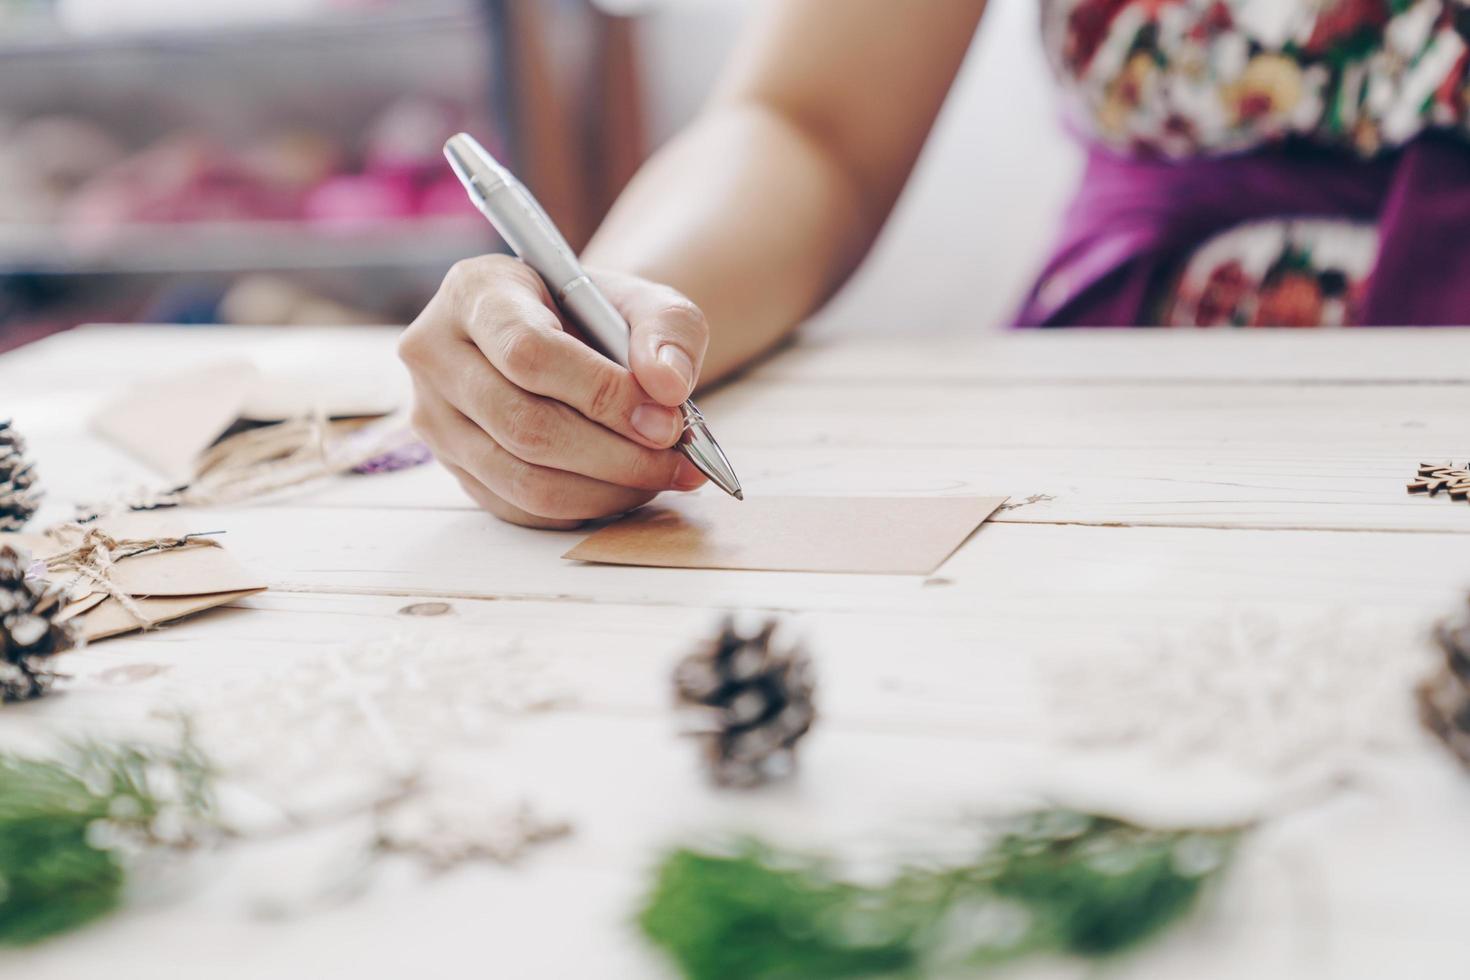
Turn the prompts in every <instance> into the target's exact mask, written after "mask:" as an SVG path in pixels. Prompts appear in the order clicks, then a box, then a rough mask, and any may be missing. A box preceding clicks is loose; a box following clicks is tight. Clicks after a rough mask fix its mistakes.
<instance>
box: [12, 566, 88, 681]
mask: <svg viewBox="0 0 1470 980" xmlns="http://www.w3.org/2000/svg"><path fill="white" fill-rule="evenodd" d="M28 564H29V560H28V558H27V557H26V555H25V554H24V553H23V552H19V551H16V550H15V549H14V548H11V547H9V546H8V545H7V546H5V547H0V703H4V702H8V701H28V700H30V699H31V698H38V697H40V696H41V695H43V694H45V693H46V691H47V690H49V689H50V687H51V682H52V681H53V680H54V679H55V677H56V675H55V674H53V673H51V672H50V671H49V670H47V669H46V667H45V665H44V662H45V660H46V658H48V657H51V656H54V655H55V654H58V653H64V652H65V651H67V650H70V649H71V648H72V647H74V646H76V644H77V635H76V630H75V627H74V626H73V625H72V624H71V623H70V622H66V623H59V622H57V621H56V615H57V613H59V612H61V610H62V608H63V607H64V606H65V605H66V603H65V601H64V596H63V595H62V594H61V592H60V591H59V590H57V589H55V588H53V587H51V586H49V585H47V584H46V583H44V582H38V581H35V580H31V579H27V578H26V568H27V566H28Z"/></svg>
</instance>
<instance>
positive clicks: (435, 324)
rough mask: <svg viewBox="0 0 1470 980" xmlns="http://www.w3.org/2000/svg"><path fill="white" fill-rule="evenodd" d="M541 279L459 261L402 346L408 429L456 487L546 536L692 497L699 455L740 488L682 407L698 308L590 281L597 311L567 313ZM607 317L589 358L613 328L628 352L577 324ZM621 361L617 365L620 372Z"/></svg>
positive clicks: (698, 340)
mask: <svg viewBox="0 0 1470 980" xmlns="http://www.w3.org/2000/svg"><path fill="white" fill-rule="evenodd" d="M457 169H458V167H457ZM461 176H462V177H463V176H464V174H463V173H461ZM468 183H469V182H468V181H467V184H468ZM474 191H475V189H474V188H473V187H471V194H472V198H473V197H474V196H475V193H474ZM477 203H480V202H478V201H477ZM533 206H534V202H533ZM482 209H484V210H486V213H487V216H490V217H492V220H495V217H494V216H492V215H491V212H490V210H489V209H486V208H483V207H482ZM536 213H537V215H538V217H539V219H540V221H544V222H545V224H546V225H547V226H548V227H549V220H546V219H545V216H544V214H541V213H540V211H539V208H537V209H536ZM499 224H500V222H499V221H497V226H499ZM540 227H541V226H540V223H539V222H538V224H537V228H536V230H537V231H538V232H539V230H540ZM551 231H552V232H554V229H551ZM513 233H514V230H513ZM508 237H509V236H508ZM556 237H557V238H558V239H559V236H556ZM513 244H517V245H518V250H520V249H526V251H530V249H529V248H528V247H527V246H526V245H525V243H524V242H520V243H513ZM531 257H532V256H528V261H530V259H531ZM557 259H558V261H560V260H561V257H557ZM572 261H575V259H574V257H572ZM537 264H539V265H543V266H544V265H545V264H546V262H545V260H544V259H543V260H541V261H539V262H538V263H537ZM538 272H539V274H538ZM577 272H580V267H578V268H577ZM547 275H548V270H546V269H544V268H542V269H539V270H538V269H536V268H533V267H532V265H530V264H527V262H522V261H520V260H518V259H514V258H510V257H508V256H486V257H482V258H477V259H470V260H467V261H465V262H461V263H459V264H458V265H456V266H455V267H454V269H453V270H452V271H451V272H450V274H449V276H447V277H446V279H445V281H444V284H443V285H442V286H441V287H440V289H439V292H438V293H437V294H436V296H435V297H434V299H433V300H432V301H431V302H430V303H429V305H428V307H427V308H425V310H424V312H423V313H422V314H421V315H420V316H419V317H418V319H417V320H415V321H414V323H413V325H412V326H410V327H409V329H408V330H407V331H406V332H405V333H404V336H403V339H402V341H401V343H400V345H399V351H400V356H401V357H402V359H403V360H404V362H405V363H406V364H407V365H408V368H409V370H410V372H411V374H412V376H413V381H414V389H415V398H414V401H415V407H414V426H415V428H416V429H417V430H418V431H419V432H420V434H421V435H423V437H424V438H425V439H426V440H427V441H428V443H429V445H430V447H431V448H432V449H433V450H434V453H435V455H436V456H437V457H438V458H439V460H440V461H441V462H442V463H443V464H444V465H445V466H446V467H447V468H448V469H449V471H450V472H451V473H453V474H454V476H455V477H456V478H457V479H458V480H459V482H460V484H461V485H462V486H463V487H464V489H465V491H466V492H467V493H468V494H469V495H470V496H471V497H472V498H473V499H474V500H475V501H476V502H477V503H479V504H480V505H481V506H482V507H484V508H485V509H486V510H488V511H490V512H491V513H493V514H495V515H496V516H498V517H500V518H502V519H504V520H507V521H511V522H514V523H517V524H524V525H527V526H531V527H547V528H567V527H573V526H576V525H577V524H579V523H582V522H584V521H587V520H591V519H595V518H600V517H606V516H610V515H613V514H619V513H623V512H625V511H628V510H632V509H633V508H635V507H638V506H640V505H641V504H643V503H646V502H647V501H649V500H651V499H652V498H653V497H654V496H656V495H657V494H658V493H659V492H661V491H664V490H692V489H695V488H697V487H699V486H700V485H702V484H703V483H704V482H705V475H704V474H703V473H701V472H700V469H701V467H700V466H696V465H695V462H694V461H695V460H697V461H699V462H700V463H701V465H702V466H703V467H704V468H705V469H713V470H714V471H715V473H716V474H717V476H718V478H719V480H720V482H721V483H722V484H723V485H725V488H726V489H727V490H728V491H729V492H732V493H738V491H739V482H738V480H736V479H735V477H734V473H733V471H731V470H730V469H729V464H728V461H727V460H725V459H724V455H723V453H721V452H720V451H719V447H718V446H717V445H716V444H714V441H713V439H710V438H709V437H708V430H707V429H705V428H704V427H703V425H702V420H701V419H700V418H699V417H698V416H697V415H695V416H693V417H692V418H691V415H690V412H691V411H693V412H697V410H695V409H693V406H692V404H691V405H688V406H687V407H686V402H687V399H688V397H689V394H690V393H691V392H692V391H693V388H694V383H695V381H696V379H697V378H698V376H699V368H700V364H701V362H702V360H703V357H704V351H705V347H706V345H707V343H708V338H709V328H708V325H707V324H706V323H705V320H704V316H703V314H702V313H700V311H699V309H698V307H696V306H695V305H694V304H693V303H691V302H689V300H687V299H685V298H684V297H683V296H681V295H680V294H678V293H677V292H676V291H674V290H672V289H670V288H668V287H666V286H660V285H656V284H653V283H649V282H646V281H644V280H641V279H637V278H634V277H630V276H621V275H616V274H595V275H593V276H592V277H591V280H589V281H587V282H586V283H585V284H584V285H583V286H582V287H580V288H586V287H588V286H592V282H593V281H595V287H593V289H592V290H590V291H589V293H588V296H589V298H594V299H596V300H597V301H598V305H596V306H594V307H593V308H592V310H591V312H590V314H589V313H588V312H586V311H585V310H582V311H579V312H578V314H577V315H576V316H573V315H570V313H571V311H569V310H567V306H569V305H573V304H569V303H568V300H567V296H568V295H570V293H571V290H563V295H562V297H560V302H558V299H557V298H554V297H553V295H552V291H551V290H550V289H549V288H548V286H547V278H546V277H547ZM561 275H563V276H572V275H573V274H572V272H570V271H569V272H566V273H562V274H561ZM574 279H575V277H573V279H569V280H568V281H569V283H570V282H572V281H573V280H574ZM574 288H578V287H574ZM578 305H580V304H578ZM601 306H606V307H607V308H608V313H609V314H610V316H609V321H610V323H609V324H608V325H607V326H603V327H602V328H601V335H602V336H603V338H604V340H602V341H599V342H598V346H599V348H603V349H606V347H607V346H609V344H608V341H609V340H615V339H616V338H613V337H611V335H610V329H611V325H612V324H615V323H622V324H624V326H623V327H622V330H623V333H624V336H625V338H626V341H625V343H626V349H625V351H611V352H609V353H608V355H607V356H604V354H603V353H599V351H598V350H594V349H593V348H592V347H591V346H589V345H588V344H587V343H585V342H584V339H586V337H587V334H586V333H582V332H580V328H581V327H582V326H583V324H582V323H580V322H579V321H581V320H583V318H584V317H587V316H589V315H591V316H596V315H598V313H599V309H600V307H601ZM594 326H597V324H594ZM624 354H625V357H624V356H622V355H624ZM614 358H616V360H614ZM624 359H625V360H626V364H627V365H628V366H627V367H624V366H623V365H622V364H620V363H617V362H616V361H621V360H624ZM691 422H692V423H693V424H691ZM686 429H687V430H688V431H687V432H686ZM675 447H678V448H677V449H676V448H675Z"/></svg>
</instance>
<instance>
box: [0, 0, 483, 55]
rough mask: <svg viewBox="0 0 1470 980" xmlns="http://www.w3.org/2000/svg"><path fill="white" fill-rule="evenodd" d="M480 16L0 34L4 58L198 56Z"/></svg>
mask: <svg viewBox="0 0 1470 980" xmlns="http://www.w3.org/2000/svg"><path fill="white" fill-rule="evenodd" d="M481 17H482V14H481V8H480V5H479V4H476V3H473V2H471V0H439V2H423V3H415V4H404V5H403V6H402V7H400V8H391V9H388V10H384V11H380V12H376V13H335V14H324V15H320V16H316V17H311V18H280V19H273V20H268V21H258V22H254V23H252V22H250V21H248V20H247V21H238V22H233V23H228V24H221V25H219V26H218V27H199V28H171V29H139V30H136V31H107V32H98V33H77V32H75V31H69V30H67V29H66V28H64V27H62V26H61V25H50V26H34V27H29V28H26V27H22V28H17V29H12V30H9V31H7V32H5V33H3V34H0V58H7V59H8V58H19V57H27V56H30V57H35V56H44V57H56V56H67V55H72V56H85V57H92V56H96V55H106V54H148V53H155V52H157V53H167V52H170V51H183V52H195V51H199V50H201V49H203V50H209V49H220V48H231V49H235V48H248V47H251V46H253V45H257V44H271V45H284V46H292V47H294V46H300V45H307V46H310V45H320V44H322V43H326V42H353V41H362V40H370V39H382V38H392V37H404V38H411V37H415V36H417V35H421V34H423V33H425V32H433V31H447V30H462V29H470V28H475V27H477V25H479V24H480V22H481Z"/></svg>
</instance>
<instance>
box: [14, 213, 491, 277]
mask: <svg viewBox="0 0 1470 980" xmlns="http://www.w3.org/2000/svg"><path fill="white" fill-rule="evenodd" d="M496 245H497V241H496V239H495V237H494V235H493V233H492V232H491V231H490V230H489V228H488V226H487V225H486V224H485V223H484V222H483V221H481V220H480V219H479V218H478V217H477V216H476V217H465V218H459V217H446V218H425V219H420V220H417V221H409V222H395V223H392V224H384V225H379V226H370V227H364V228H360V229H357V228H334V227H330V226H322V225H315V224H305V223H300V222H268V221H248V222H226V223H218V224H213V223H202V222H201V223H188V222H180V223H175V224H158V225H135V226H133V227H130V228H128V229H126V230H125V231H124V232H122V233H120V234H118V235H115V236H112V237H110V238H109V239H108V240H107V241H106V242H105V243H101V244H98V245H95V246H91V245H82V244H79V243H77V242H75V241H72V240H70V239H69V238H68V237H67V236H65V235H63V234H62V233H61V232H59V231H58V230H57V229H55V228H51V227H36V226H29V225H0V275H17V274H31V275H100V274H154V273H171V272H239V271H246V270H250V271H267V270H282V271H284V270H291V269H353V268H363V269H372V268H387V267H400V266H401V267H419V268H423V267H431V266H449V265H452V264H453V263H454V262H455V261H457V260H459V259H461V258H465V257H467V256H471V255H477V254H480V253H482V252H486V251H489V250H491V249H493V248H495V247H496Z"/></svg>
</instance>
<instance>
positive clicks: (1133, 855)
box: [640, 811, 1238, 980]
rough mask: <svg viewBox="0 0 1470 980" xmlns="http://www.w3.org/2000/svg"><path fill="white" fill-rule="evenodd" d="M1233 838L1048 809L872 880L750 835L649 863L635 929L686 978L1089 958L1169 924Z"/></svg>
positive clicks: (842, 973)
mask: <svg viewBox="0 0 1470 980" xmlns="http://www.w3.org/2000/svg"><path fill="white" fill-rule="evenodd" d="M1237 837H1238V831H1234V830H1223V831H1222V830H1210V831H1152V830H1146V829H1143V828H1140V827H1135V826H1132V825H1130V824H1126V823H1123V822H1120V821H1117V820H1112V819H1109V818H1105V817H1093V816H1086V815H1083V814H1076V813H1070V812H1061V811H1057V812H1048V813H1041V814H1036V815H1033V816H1031V817H1027V818H1025V819H1024V820H1022V821H1019V822H1017V823H1016V825H1015V826H1013V827H1012V828H1011V829H1010V830H1009V831H1008V832H1007V833H1005V834H1004V835H1003V836H1002V837H1000V838H999V839H998V840H997V841H996V842H995V843H994V844H993V845H992V846H991V847H990V848H988V849H987V850H985V851H984V852H983V853H982V854H981V855H980V856H979V857H978V858H977V860H976V861H975V862H974V863H972V864H969V865H965V866H961V867H951V868H944V869H932V868H912V869H909V870H905V871H903V872H901V873H900V874H898V875H897V876H896V877H895V878H894V879H892V880H891V881H889V882H888V883H885V884H881V885H877V886H869V885H860V884H855V883H853V882H849V881H844V880H842V879H841V878H840V877H839V876H837V875H835V874H834V873H833V871H832V869H831V868H830V866H829V865H827V864H826V863H824V862H822V861H820V860H818V859H814V858H809V857H799V856H792V855H788V854H784V853H780V852H777V851H776V850H774V849H772V848H770V847H768V846H766V845H763V844H761V843H759V842H755V841H749V840H747V841H744V842H741V843H740V844H739V845H738V846H736V847H735V848H734V849H733V850H731V851H730V852H729V853H725V854H710V853H701V852H697V851H693V850H687V849H685V850H679V851H676V852H674V853H673V854H671V855H669V857H668V858H666V859H665V861H664V862H663V864H662V865H661V867H660V868H659V871H658V874H657V878H656V881H655V885H654V889H653V893H652V895H651V896H650V898H649V900H648V903H647V905H646V907H645V908H644V911H643V913H642V916H641V918H640V925H641V927H642V929H643V931H644V933H645V934H646V935H647V936H648V937H649V938H650V939H651V940H652V941H653V942H654V943H655V944H657V945H659V946H661V947H663V948H664V949H665V950H666V951H668V952H669V953H670V955H671V956H672V957H673V959H674V961H675V962H676V963H677V964H678V965H679V967H680V968H681V969H682V971H683V973H684V975H685V976H686V977H688V978H690V980H737V978H738V980H798V978H800V980H835V978H843V977H878V976H882V977H918V976H928V975H933V974H935V973H939V972H943V971H944V970H945V969H955V968H957V967H962V966H969V967H977V966H984V965H993V964H997V963H1001V962H1007V961H1011V960H1014V959H1017V958H1019V957H1021V956H1024V955H1027V954H1030V953H1036V952H1043V951H1049V952H1058V953H1069V954H1074V955H1082V956H1103V955H1108V954H1113V953H1118V952H1122V951H1124V950H1127V949H1130V948H1132V947H1134V946H1136V945H1138V944H1140V943H1142V942H1144V941H1145V940H1147V939H1149V938H1151V937H1152V936H1154V935H1156V934H1157V933H1159V932H1160V931H1161V930H1163V929H1165V928H1166V927H1168V926H1169V925H1170V924H1171V923H1173V922H1175V921H1177V920H1178V919H1180V918H1181V917H1183V916H1184V915H1185V913H1187V912H1188V911H1189V910H1190V909H1191V908H1192V907H1193V905H1194V903H1195V901H1196V899H1197V898H1198V896H1199V894H1200V892H1201V890H1202V889H1203V887H1204V886H1205V884H1206V883H1207V882H1208V881H1210V880H1212V879H1213V878H1214V877H1216V876H1217V875H1218V874H1219V873H1220V872H1221V871H1222V870H1223V869H1224V867H1225V866H1226V864H1227V863H1228V860H1229V856H1230V853H1231V851H1232V849H1233V846H1234V844H1235V841H1236V839H1237Z"/></svg>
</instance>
